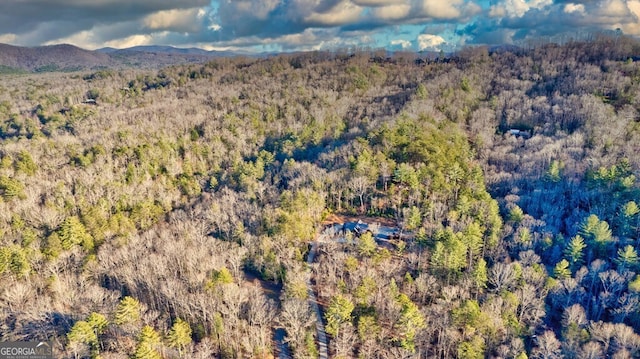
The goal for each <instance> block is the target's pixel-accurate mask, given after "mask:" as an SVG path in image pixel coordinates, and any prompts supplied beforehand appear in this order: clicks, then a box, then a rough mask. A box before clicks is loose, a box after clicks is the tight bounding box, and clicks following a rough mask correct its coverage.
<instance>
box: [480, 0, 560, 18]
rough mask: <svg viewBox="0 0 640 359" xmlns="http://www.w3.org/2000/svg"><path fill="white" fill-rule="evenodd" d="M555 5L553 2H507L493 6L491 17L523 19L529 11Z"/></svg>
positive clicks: (507, 0) (516, 0)
mask: <svg viewBox="0 0 640 359" xmlns="http://www.w3.org/2000/svg"><path fill="white" fill-rule="evenodd" d="M552 4H553V0H529V1H527V0H505V1H503V2H502V3H500V4H497V5H493V6H491V8H490V10H489V16H491V17H504V16H510V17H522V16H524V14H526V13H527V12H528V11H529V10H532V9H543V8H545V7H547V6H549V5H552Z"/></svg>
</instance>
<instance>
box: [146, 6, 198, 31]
mask: <svg viewBox="0 0 640 359" xmlns="http://www.w3.org/2000/svg"><path fill="white" fill-rule="evenodd" d="M203 11H204V10H203V9H201V8H194V9H184V10H181V9H174V10H162V11H158V12H156V13H153V14H151V15H148V16H146V17H145V18H144V19H143V20H142V23H143V24H144V25H145V26H146V27H147V28H148V29H151V30H156V31H157V30H174V31H179V32H196V31H198V30H199V29H201V28H202V27H201V20H200V19H202V18H203V17H204V14H203Z"/></svg>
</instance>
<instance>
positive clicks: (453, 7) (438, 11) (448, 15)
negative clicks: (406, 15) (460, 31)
mask: <svg viewBox="0 0 640 359" xmlns="http://www.w3.org/2000/svg"><path fill="white" fill-rule="evenodd" d="M421 2H422V3H421V4H420V8H421V10H422V14H424V15H426V16H428V17H431V18H435V19H455V18H457V17H459V16H460V15H461V12H460V9H459V8H458V7H459V6H460V5H462V4H463V3H464V2H463V0H449V1H442V0H422V1H421Z"/></svg>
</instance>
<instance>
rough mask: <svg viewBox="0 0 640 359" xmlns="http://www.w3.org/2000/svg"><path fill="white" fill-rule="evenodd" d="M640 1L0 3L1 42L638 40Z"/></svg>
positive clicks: (232, 44)
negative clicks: (593, 36) (612, 34)
mask: <svg viewBox="0 0 640 359" xmlns="http://www.w3.org/2000/svg"><path fill="white" fill-rule="evenodd" d="M639 18H640V0H576V1H570V0H0V42H2V43H9V44H15V45H22V46H36V45H49V44H57V43H70V44H74V45H77V46H80V47H84V48H88V49H96V48H100V47H106V46H109V47H116V48H123V47H130V46H136V45H156V44H157V45H173V46H178V47H191V46H195V47H201V48H205V49H209V50H213V49H246V50H250V51H293V50H314V49H335V48H345V47H353V46H366V47H372V48H380V47H384V48H387V49H395V50H398V49H406V50H440V49H442V50H445V51H447V50H452V49H455V48H457V47H459V46H463V45H466V44H510V43H516V44H517V43H521V42H523V41H526V40H527V39H537V38H540V37H544V38H548V37H551V38H556V39H566V38H569V37H572V36H584V35H585V34H589V33H592V32H594V31H602V30H614V29H621V30H622V32H623V33H625V34H631V35H638V36H640V21H639Z"/></svg>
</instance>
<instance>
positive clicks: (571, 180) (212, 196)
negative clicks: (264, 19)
mask: <svg viewBox="0 0 640 359" xmlns="http://www.w3.org/2000/svg"><path fill="white" fill-rule="evenodd" d="M639 54H640V43H639V42H637V41H635V40H633V39H630V38H627V37H623V36H618V37H602V38H597V39H594V40H592V41H588V42H568V43H566V44H562V45H559V44H553V43H540V44H536V45H535V46H529V47H527V48H515V47H514V48H497V49H488V48H486V47H477V48H468V49H465V50H462V51H460V52H458V53H456V54H452V55H451V56H440V57H437V58H427V57H424V56H421V55H420V54H408V53H398V54H395V55H392V56H388V54H386V53H385V52H382V51H380V52H365V51H361V52H356V53H352V52H331V53H330V52H310V53H301V54H283V55H278V56H273V57H269V58H241V57H237V58H220V59H215V60H213V61H211V62H208V63H206V64H197V65H194V64H191V65H179V66H172V67H167V68H164V69H162V70H160V71H145V70H110V69H104V70H99V71H95V72H72V73H55V72H54V73H40V74H22V75H2V76H1V77H0V138H1V140H0V233H1V239H0V283H1V285H0V339H1V340H52V341H53V342H54V346H55V349H56V353H57V354H58V355H59V357H60V358H89V357H90V358H104V359H106V358H136V359H138V358H140V359H142V358H179V357H183V358H211V357H219V358H248V357H255V358H271V357H274V356H276V357H277V356H279V357H287V356H291V357H294V358H314V357H319V356H321V353H320V351H319V347H320V346H319V341H318V338H317V336H318V332H317V331H316V321H317V320H318V318H317V315H316V313H315V311H314V310H313V309H312V308H311V306H310V305H309V302H308V296H309V289H311V290H312V291H313V292H315V294H316V296H317V300H318V303H319V304H320V306H321V310H322V314H321V319H322V322H323V324H324V326H325V328H326V334H327V336H328V344H329V356H330V357H335V358H485V357H487V358H519V359H522V358H561V357H567V358H603V357H610V358H632V357H638V356H640V276H639V275H638V274H636V273H638V271H639V270H640V258H639V257H638V250H640V185H639V184H638V181H637V176H638V175H640V155H639V154H640V112H639V111H640V65H639V64H638V62H636V61H635V60H638V59H639V58H638V55H639ZM335 215H345V216H347V215H348V216H357V217H358V218H368V219H370V220H371V221H372V222H376V221H386V222H389V223H393V226H395V227H397V228H398V230H399V231H400V233H401V235H400V236H399V239H396V240H394V241H390V242H389V243H386V244H384V245H382V244H381V243H378V242H376V241H375V240H373V239H372V236H371V235H370V234H368V233H365V234H364V235H362V236H360V237H358V236H352V235H347V236H346V240H341V241H327V242H325V243H322V244H320V245H318V249H317V254H316V258H315V260H314V261H313V263H311V264H308V262H307V255H308V253H309V250H310V248H311V246H310V244H311V243H312V242H315V241H316V239H317V237H318V235H319V234H320V233H321V232H323V231H324V229H325V226H326V223H327V221H326V220H327V218H329V217H330V216H335ZM278 333H280V334H278ZM282 333H283V334H282ZM281 334H282V335H281ZM280 336H283V337H282V338H279V337H280Z"/></svg>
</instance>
